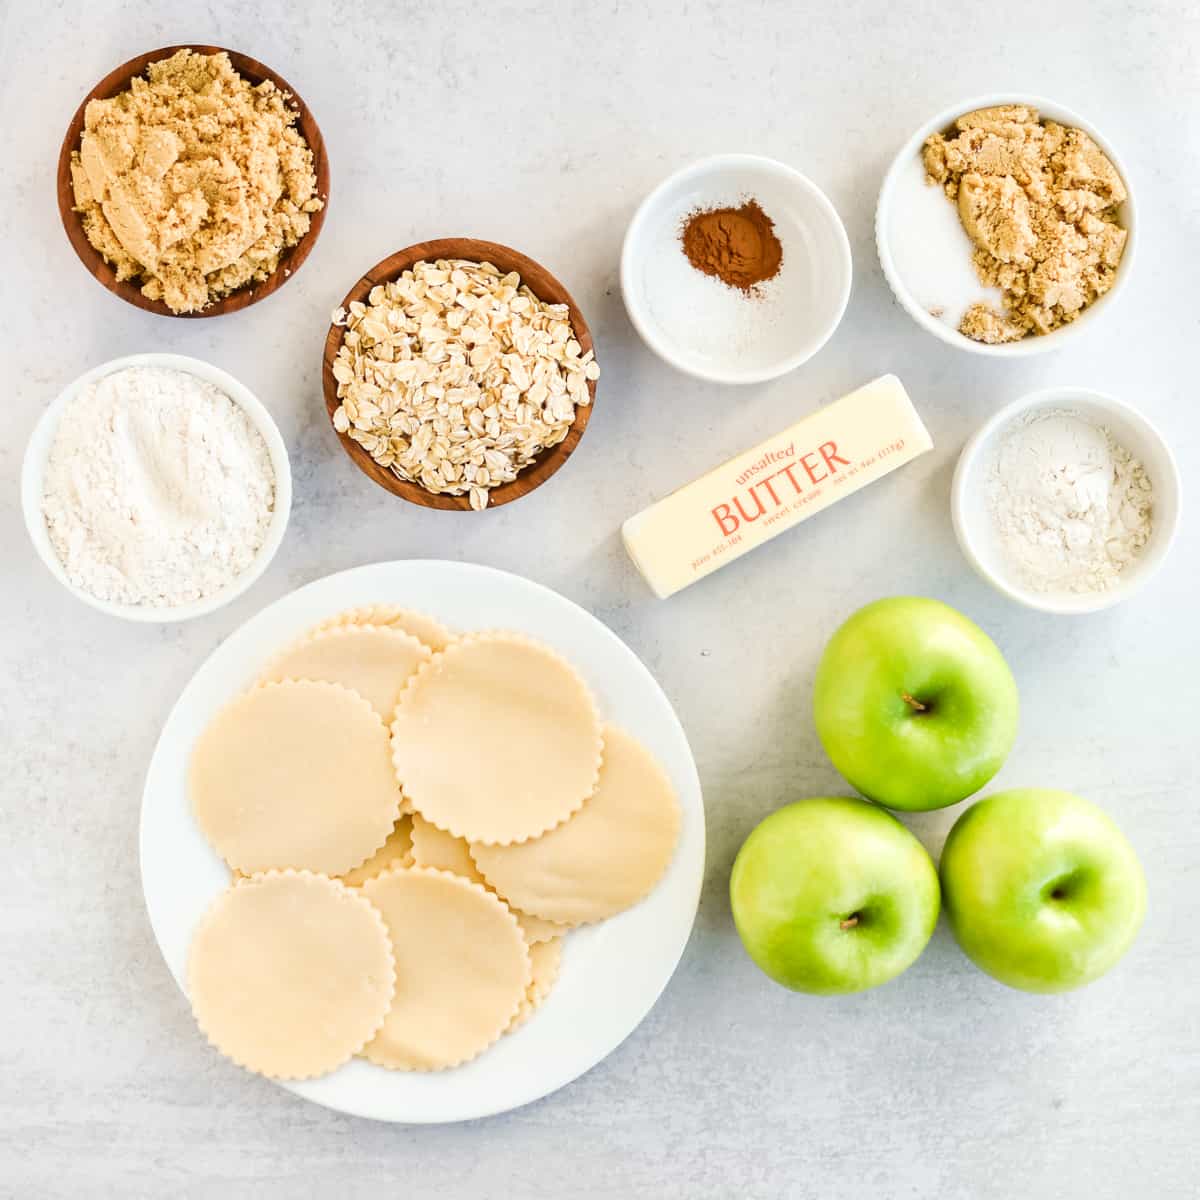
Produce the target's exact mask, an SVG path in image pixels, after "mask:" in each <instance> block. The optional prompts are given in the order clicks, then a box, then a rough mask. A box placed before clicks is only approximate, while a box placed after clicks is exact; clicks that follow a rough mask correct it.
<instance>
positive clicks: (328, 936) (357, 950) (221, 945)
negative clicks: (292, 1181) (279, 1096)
mask: <svg viewBox="0 0 1200 1200" xmlns="http://www.w3.org/2000/svg"><path fill="white" fill-rule="evenodd" d="M187 979H188V997H189V999H190V1000H191V1005H192V1012H193V1013H194V1014H195V1017H196V1023H197V1024H198V1025H199V1026H200V1030H201V1032H202V1033H203V1034H204V1035H205V1037H206V1038H208V1040H209V1042H210V1043H211V1044H212V1045H213V1046H214V1047H215V1048H216V1049H217V1050H219V1051H220V1052H221V1053H222V1054H223V1055H225V1057H226V1058H229V1059H231V1060H232V1061H233V1062H235V1063H237V1064H238V1066H241V1067H245V1068H246V1069H247V1070H248V1071H255V1072H257V1073H258V1074H260V1075H268V1076H270V1077H271V1078H273V1079H311V1078H313V1077H314V1076H317V1075H324V1074H327V1073H328V1072H330V1071H333V1070H336V1069H337V1068H338V1067H340V1066H341V1065H342V1064H343V1063H345V1062H347V1061H349V1059H351V1058H352V1057H353V1056H354V1055H355V1054H357V1053H358V1052H359V1051H360V1050H362V1048H363V1047H364V1046H365V1045H366V1044H367V1043H368V1042H369V1041H370V1040H371V1039H372V1038H373V1037H374V1036H375V1035H376V1034H377V1033H378V1031H379V1029H380V1027H381V1026H382V1025H383V1022H384V1018H385V1016H386V1014H387V1012H388V1009H389V1008H390V1006H391V1003H392V996H393V993H394V991H395V983H396V972H395V965H394V960H393V956H392V944H391V938H390V937H389V936H388V931H387V926H386V925H385V924H384V921H383V917H382V916H381V915H380V913H379V911H378V910H377V909H376V908H375V906H374V905H372V904H371V903H370V902H369V901H367V900H366V899H365V898H364V897H363V896H362V895H361V894H360V893H359V892H356V891H354V890H353V889H352V888H348V887H345V886H344V885H343V884H341V883H339V882H338V881H337V880H336V879H330V878H328V877H327V876H325V875H314V874H313V873H312V872H310V871H269V872H267V873H265V874H261V875H252V876H250V877H249V878H246V879H241V880H239V881H238V882H236V883H234V884H233V885H231V886H230V887H229V888H227V889H226V890H225V891H224V892H222V893H221V895H220V896H218V897H217V899H216V900H215V901H214V902H213V903H212V904H211V905H210V906H209V909H208V911H207V912H206V913H205V914H204V916H203V918H202V919H201V921H200V924H199V925H198V926H197V927H196V932H195V933H194V934H193V936H192V944H191V949H190V950H189V953H188V973H187Z"/></svg>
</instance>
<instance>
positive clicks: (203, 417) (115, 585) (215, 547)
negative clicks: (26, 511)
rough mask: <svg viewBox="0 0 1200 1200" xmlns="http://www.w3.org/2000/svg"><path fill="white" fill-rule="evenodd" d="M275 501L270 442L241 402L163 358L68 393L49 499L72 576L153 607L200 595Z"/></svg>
mask: <svg viewBox="0 0 1200 1200" xmlns="http://www.w3.org/2000/svg"><path fill="white" fill-rule="evenodd" d="M274 506H275V472H274V468H273V467H272V464H271V458H270V454H269V453H268V450H267V446H266V443H265V442H264V441H263V438H262V435H261V434H260V433H259V432H258V430H257V429H256V428H255V427H254V424H253V422H252V421H251V420H250V417H249V416H248V415H247V414H246V412H245V411H244V410H243V409H242V408H241V407H240V406H239V405H237V404H235V403H234V401H233V400H231V399H230V398H229V397H228V396H227V395H225V393H224V392H222V391H220V389H218V388H216V387H214V386H213V385H212V384H211V383H208V382H206V381H205V380H203V379H198V378H197V377H196V376H194V375H189V374H188V373H186V372H184V371H174V370H168V369H165V368H161V367H129V368H126V369H125V370H122V371H116V372H114V373H113V374H111V375H106V376H105V377H104V378H103V379H100V380H97V381H96V382H94V383H92V384H90V385H89V386H88V387H86V388H84V389H83V390H82V391H81V392H80V393H79V395H78V396H76V397H75V398H74V399H73V400H71V401H70V403H68V404H67V405H66V407H65V408H64V410H63V414H62V417H61V418H60V419H59V423H58V428H57V430H56V432H55V435H54V443H53V445H52V447H51V450H50V456H49V460H48V462H47V464H46V477H45V484H44V493H43V500H42V511H43V514H44V516H45V519H46V527H47V530H48V532H49V535H50V541H51V543H52V545H53V546H54V550H55V552H56V553H57V555H58V557H59V560H60V561H61V562H62V565H63V568H64V570H65V571H66V573H67V578H68V579H70V581H71V582H72V583H73V584H74V585H75V586H76V587H77V588H80V589H81V590H82V591H85V592H88V593H89V594H90V595H92V596H95V597H97V598H98V599H100V600H107V601H110V602H115V603H119V604H132V605H146V606H147V607H153V608H174V607H178V606H179V605H183V604H190V603H193V602H195V601H198V600H202V599H204V598H206V597H207V596H210V595H212V594H213V593H214V592H217V591H220V590H221V589H222V588H224V587H225V586H226V585H228V584H229V583H230V582H231V581H232V580H233V579H235V578H236V577H237V576H238V575H240V574H241V573H242V572H243V571H244V570H246V568H247V567H249V566H250V564H251V563H252V562H253V561H254V558H255V556H256V555H257V553H258V551H259V550H260V549H261V547H262V545H263V542H264V541H265V540H266V535H267V529H268V527H269V525H270V523H271V518H272V514H273V511H274Z"/></svg>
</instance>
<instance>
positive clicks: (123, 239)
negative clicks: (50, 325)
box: [71, 50, 323, 313]
mask: <svg viewBox="0 0 1200 1200" xmlns="http://www.w3.org/2000/svg"><path fill="white" fill-rule="evenodd" d="M288 99H289V98H288V97H287V96H285V95H284V94H283V93H281V92H280V91H279V90H278V89H277V88H276V87H275V85H274V84H273V83H271V82H269V81H267V82H264V83H261V84H259V85H258V86H257V87H254V86H252V85H251V84H250V82H249V81H248V80H247V79H244V78H243V77H242V76H240V75H239V74H238V73H237V71H236V70H235V69H234V67H233V65H232V63H231V62H230V60H229V56H228V55H227V54H225V53H223V52H222V53H220V54H213V55H203V54H198V53H196V52H195V51H192V50H180V51H178V52H177V53H176V54H173V55H172V56H171V57H170V58H166V59H162V60H160V61H158V62H154V63H151V64H150V65H149V67H147V68H146V73H145V77H144V78H143V77H140V76H139V77H137V78H135V79H133V80H132V81H131V82H130V86H129V89H128V90H127V91H124V92H121V93H119V94H118V95H116V96H113V97H112V98H111V99H108V100H92V101H90V102H89V103H88V106H87V110H86V112H85V114H84V129H83V135H82V137H81V139H80V145H79V149H78V150H77V151H75V152H74V154H73V155H72V157H71V180H72V186H73V189H74V193H75V209H76V211H77V212H79V213H81V214H82V222H83V229H84V232H85V233H86V234H87V238H88V240H89V241H90V242H91V243H92V245H93V246H94V247H95V248H96V249H97V250H98V251H99V252H100V253H101V254H102V255H103V256H104V257H105V259H106V260H107V261H108V262H109V263H111V264H112V266H113V267H114V268H115V269H116V275H117V279H119V280H121V279H136V280H138V281H139V283H140V284H141V290H142V294H143V295H145V296H148V297H149V298H150V299H152V300H161V301H163V303H164V304H166V306H167V307H168V308H169V309H170V310H171V311H172V312H176V313H187V312H199V311H200V310H202V309H204V308H205V307H207V305H208V304H210V303H211V302H212V301H213V300H215V299H217V298H218V297H221V296H225V295H228V294H229V293H230V292H233V291H236V290H237V289H238V288H241V287H245V286H247V285H249V284H252V283H256V282H261V281H262V280H264V279H266V278H267V277H268V276H269V275H270V274H271V273H272V272H273V271H274V270H275V269H276V267H277V266H278V265H279V261H280V258H281V257H282V255H283V253H284V251H285V250H287V249H288V248H289V247H291V246H294V245H296V243H297V242H299V241H300V239H301V238H302V237H303V236H304V235H305V234H306V233H307V232H308V229H309V226H310V222H311V214H312V213H314V212H316V211H317V210H318V209H320V208H321V207H322V205H323V202H322V200H321V198H320V197H319V196H318V195H317V194H316V189H317V181H316V176H315V174H314V170H313V154H312V150H311V148H310V147H309V146H308V144H307V142H305V140H304V138H303V136H302V135H301V133H300V132H299V131H298V130H297V129H296V128H295V124H296V120H297V115H296V112H295V110H294V109H293V108H292V107H291V105H290V104H289V103H288Z"/></svg>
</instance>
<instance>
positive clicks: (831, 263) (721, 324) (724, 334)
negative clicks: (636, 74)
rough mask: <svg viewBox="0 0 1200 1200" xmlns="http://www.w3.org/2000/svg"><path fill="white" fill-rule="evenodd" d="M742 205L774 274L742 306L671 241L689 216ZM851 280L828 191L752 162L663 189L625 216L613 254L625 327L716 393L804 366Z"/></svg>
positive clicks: (722, 160)
mask: <svg viewBox="0 0 1200 1200" xmlns="http://www.w3.org/2000/svg"><path fill="white" fill-rule="evenodd" d="M749 199H754V200H757V201H758V202H759V204H760V205H761V206H762V209H763V211H764V212H765V213H766V214H767V216H769V217H770V218H771V220H772V221H773V222H774V224H775V232H776V234H777V236H778V237H779V240H780V242H781V243H782V245H783V264H782V267H781V269H780V272H779V274H778V275H777V276H776V277H775V278H774V279H772V280H769V281H767V282H765V283H763V284H760V285H759V288H758V289H756V291H757V294H756V295H754V296H749V297H748V296H746V295H745V294H743V293H742V292H739V291H737V290H736V289H734V288H731V287H727V286H726V285H725V284H723V283H721V282H720V280H718V279H714V278H712V277H710V276H708V275H704V274H702V273H701V272H699V271H697V270H696V269H695V268H694V267H693V266H692V265H691V263H689V262H688V260H687V258H686V257H685V255H684V253H683V248H682V246H681V245H680V241H679V238H680V232H681V230H682V227H683V223H684V222H685V221H686V219H687V217H688V216H689V215H690V214H691V213H692V212H694V211H695V210H696V209H708V208H722V207H725V206H727V205H731V206H734V207H736V206H738V205H740V204H742V203H744V202H745V201H746V200H749ZM851 275H852V269H851V261H850V242H849V239H848V238H847V237H846V230H845V228H844V227H843V225H842V222H841V219H840V218H839V217H838V215H837V212H836V211H835V210H834V207H833V205H832V204H830V202H829V200H828V199H827V197H826V196H825V193H824V192H822V191H821V189H820V188H818V187H817V186H816V184H814V183H813V182H812V181H811V180H809V179H806V178H805V177H804V176H803V175H801V174H800V172H799V171H794V170H793V169H792V168H791V167H788V166H784V164H783V163H780V162H775V161H774V159H770V158H761V157H759V156H757V155H754V154H720V155H717V156H715V157H713V158H703V159H700V160H699V161H698V162H694V163H692V164H691V165H690V166H687V167H684V168H683V169H682V170H681V171H677V172H676V173H675V174H674V175H672V176H670V177H669V178H668V179H666V180H664V181H663V182H662V183H660V184H659V185H658V187H656V188H655V189H654V191H652V192H651V193H650V195H648V196H647V197H646V199H645V200H643V201H642V204H641V206H640V207H639V208H638V210H637V212H636V213H635V214H634V216H633V220H632V221H631V222H630V225H629V230H628V232H627V233H626V234H625V243H624V246H623V247H622V250H621V292H622V294H623V295H624V297H625V307H626V309H627V310H628V312H629V319H630V320H631V321H632V322H633V325H634V328H635V329H637V331H638V333H639V334H641V336H642V338H643V340H644V341H645V342H646V344H647V345H648V346H649V347H650V349H651V350H653V351H654V352H655V353H656V354H657V355H659V357H660V358H663V359H665V360H666V361H667V362H669V363H670V364H671V365H672V366H674V367H678V368H679V370H681V371H686V372H687V373H688V374H689V375H694V376H696V377H697V378H700V379H707V380H711V381H714V382H717V383H760V382H762V381H763V380H767V379H774V378H775V377H776V376H778V375H782V374H784V373H785V372H787V371H790V370H792V369H793V368H794V367H798V366H799V365H800V364H801V363H802V362H806V361H807V360H808V359H810V358H811V357H812V356H813V355H814V354H816V352H817V351H818V350H820V348H821V347H822V346H823V345H824V344H825V343H826V342H827V341H828V340H829V338H830V336H831V335H832V334H833V331H834V330H835V329H836V328H837V327H838V323H839V322H840V321H841V319H842V314H843V313H844V312H845V311H846V304H847V302H848V301H849V299H850V282H851Z"/></svg>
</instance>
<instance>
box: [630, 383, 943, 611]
mask: <svg viewBox="0 0 1200 1200" xmlns="http://www.w3.org/2000/svg"><path fill="white" fill-rule="evenodd" d="M932 449H933V439H932V438H930V436H929V431H928V430H927V429H926V428H925V426H924V425H923V424H922V423H921V418H920V417H919V416H918V415H917V410H916V409H915V408H914V407H913V404H912V401H911V400H910V399H909V397H908V393H907V392H906V391H905V390H904V385H903V384H902V383H901V382H900V380H899V379H897V378H896V376H895V375H884V376H881V377H880V378H879V379H876V380H873V381H872V382H871V383H868V384H866V385H865V386H864V387H861V388H859V389H858V390H857V391H854V392H851V393H850V394H849V395H848V396H843V397H842V398H841V399H840V400H835V401H834V402H833V403H832V404H827V405H826V406H825V407H824V408H821V409H818V410H817V411H816V412H815V413H813V414H812V415H811V416H807V417H805V418H804V419H803V420H802V421H798V422H797V423H796V424H795V425H792V426H791V427H790V428H788V429H785V430H784V431H783V432H782V433H779V434H776V435H775V436H774V437H771V438H768V439H767V440H766V441H765V442H762V443H761V444H760V445H758V446H755V447H754V448H753V449H750V450H747V451H745V453H743V454H739V455H737V457H736V458H731V459H730V460H729V461H728V462H727V463H723V464H722V465H721V466H719V467H717V468H716V469H715V470H712V471H710V472H709V473H708V474H707V475H704V476H703V477H701V478H700V479H697V480H695V482H693V483H689V484H687V485H686V486H685V487H681V488H680V489H679V490H678V491H677V492H672V493H671V495H669V496H667V497H666V498H665V499H663V500H660V501H659V502H658V503H657V504H653V505H651V506H650V507H649V508H647V509H646V510H645V511H643V512H640V513H638V514H637V515H636V516H634V517H630V518H629V520H628V521H626V522H625V524H624V525H623V526H622V527H621V536H622V539H623V540H624V542H625V549H626V551H627V552H628V553H629V557H630V558H631V559H633V562H634V565H635V566H636V567H637V569H638V570H639V571H640V572H641V573H642V575H643V576H644V577H645V580H646V582H647V583H648V584H649V585H650V587H651V588H652V589H653V590H654V592H655V594H656V595H658V596H659V597H660V598H664V599H665V598H666V597H667V596H671V595H673V594H674V593H675V592H677V591H679V590H680V589H681V588H685V587H687V586H688V584H690V583H695V582H696V580H698V579H703V578H704V577H705V576H706V575H710V574H712V572H713V571H715V570H717V569H718V568H719V567H723V566H725V565H726V563H731V562H733V561H734V560H735V559H738V558H741V556H742V555H743V554H746V553H748V552H749V551H751V550H753V549H754V548H755V547H756V546H761V545H762V544H763V543H764V542H767V541H770V539H771V538H773V537H775V536H776V535H777V534H780V533H783V532H784V530H787V529H791V528H792V527H793V526H794V525H798V524H800V522H801V521H805V520H807V519H808V518H809V517H811V516H814V515H815V514H816V513H819V512H821V511H822V509H825V508H828V507H829V506H830V505H831V504H834V503H836V502H837V501H838V500H840V499H842V497H844V496H850V495H853V493H855V492H857V491H858V490H859V489H860V488H864V487H866V486H867V484H869V483H874V482H875V481H876V480H877V479H882V478H883V476H885V475H888V474H890V473H891V472H892V471H894V470H896V468H897V467H902V466H904V464H905V463H908V462H911V461H912V460H913V459H914V458H916V457H917V456H918V455H921V454H924V453H925V452H926V451H927V450H932Z"/></svg>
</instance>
